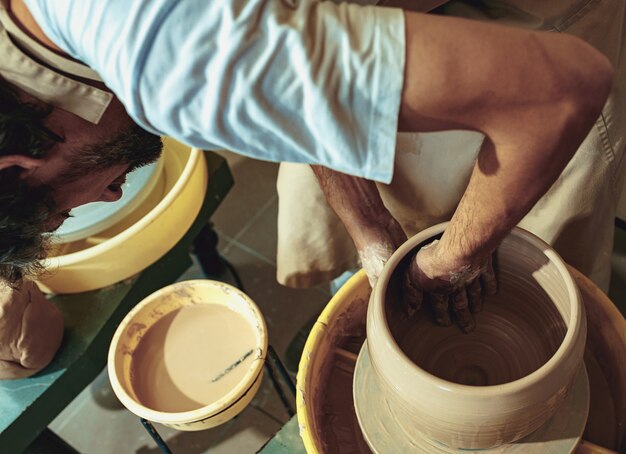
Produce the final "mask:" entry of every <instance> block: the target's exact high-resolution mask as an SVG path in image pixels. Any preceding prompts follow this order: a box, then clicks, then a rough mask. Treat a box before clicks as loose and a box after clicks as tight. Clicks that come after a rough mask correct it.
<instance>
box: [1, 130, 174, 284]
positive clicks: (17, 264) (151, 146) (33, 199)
mask: <svg viewBox="0 0 626 454" xmlns="http://www.w3.org/2000/svg"><path fill="white" fill-rule="evenodd" d="M162 148H163V145H162V143H161V138H160V137H159V136H155V135H154V134H150V133H148V132H146V131H144V130H142V129H141V128H139V127H138V126H132V127H130V128H128V129H127V130H124V131H122V132H121V133H120V134H119V135H118V136H117V137H115V138H113V139H112V140H109V141H107V142H104V143H102V144H98V145H94V146H90V147H86V148H84V149H83V150H81V151H80V152H76V153H72V156H71V157H69V158H68V160H69V161H70V162H71V164H70V170H69V171H67V172H65V173H64V174H63V175H61V177H60V178H59V179H58V180H57V181H56V182H55V184H54V187H58V186H62V185H63V184H64V183H67V182H69V181H72V180H75V179H77V178H80V177H85V176H86V175H89V174H93V173H94V172H98V171H99V170H102V169H105V168H108V167H111V166H114V165H119V164H128V166H129V170H128V171H129V172H130V171H132V170H133V169H136V168H138V167H141V166H144V165H147V164H150V163H152V162H154V161H156V160H157V159H158V158H159V156H160V155H161V151H162ZM54 187H52V186H38V187H36V188H33V187H29V186H27V185H26V184H25V183H24V182H23V181H22V180H21V178H20V177H19V173H18V172H15V171H12V170H5V171H3V172H2V174H1V175H0V208H1V209H0V279H5V280H7V281H8V282H11V283H15V282H18V281H19V280H20V279H21V278H22V276H24V275H31V274H34V275H36V274H37V273H38V272H39V271H40V270H41V264H40V260H41V259H43V258H44V257H45V255H46V250H47V247H48V244H49V242H50V232H51V231H53V230H56V228H58V227H59V226H60V225H61V224H62V222H63V221H64V220H65V218H66V217H67V213H60V212H59V209H58V207H57V205H56V204H55V202H54V198H53V195H54Z"/></svg>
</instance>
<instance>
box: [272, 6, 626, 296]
mask: <svg viewBox="0 0 626 454" xmlns="http://www.w3.org/2000/svg"><path fill="white" fill-rule="evenodd" d="M471 3H472V5H473V6H469V5H467V4H465V3H464V2H460V1H459V2H456V1H455V2H451V3H450V4H449V5H447V6H446V9H445V12H446V14H450V15H456V16H464V17H470V18H475V19H479V20H490V21H498V22H500V23H503V24H508V25H514V26H520V27H527V28H535V29H543V30H552V31H555V32H564V33H570V34H573V35H576V36H579V37H580V38H582V39H584V40H586V41H587V42H589V43H590V44H592V45H593V46H594V47H596V48H597V49H598V50H600V51H601V52H603V53H604V54H605V55H606V56H607V57H608V58H609V59H610V60H611V62H612V63H613V65H614V67H615V68H616V75H615V86H614V88H613V91H612V93H611V97H610V98H609V100H608V102H607V104H606V106H605V108H604V110H603V114H602V116H601V117H600V118H599V119H598V120H597V122H596V124H595V125H594V127H593V129H592V130H591V131H590V133H589V135H588V137H587V138H586V140H585V141H584V143H583V144H582V145H581V147H580V149H579V150H578V152H577V153H576V155H575V156H574V158H573V159H572V161H571V162H570V163H569V164H568V166H567V168H566V169H565V171H564V172H563V174H562V175H561V177H560V178H559V180H558V181H557V182H556V183H555V184H554V185H553V187H552V188H551V189H550V191H549V192H548V193H547V194H546V195H544V197H543V198H542V199H541V200H540V201H539V202H538V203H537V205H536V206H535V207H534V208H533V209H532V211H531V212H530V213H529V214H528V215H527V216H526V217H525V218H524V219H523V220H522V222H521V223H520V225H521V226H522V227H524V228H526V229H528V230H530V231H531V232H533V233H535V234H536V235H538V236H540V237H541V238H543V239H544V240H545V241H547V242H548V243H550V244H552V245H553V246H554V247H555V248H556V249H557V251H558V252H559V253H560V254H561V255H562V256H563V258H564V259H565V260H566V261H567V262H568V263H570V264H571V265H573V266H575V267H576V268H578V269H579V270H581V271H582V272H583V273H584V274H586V275H587V276H589V277H590V278H591V279H592V280H593V281H594V282H595V283H596V284H598V285H599V286H600V287H601V288H603V289H604V290H606V289H607V288H608V282H609V277H610V256H611V251H612V248H613V229H614V218H615V213H616V206H617V201H618V198H619V194H620V192H621V189H622V187H623V183H624V159H623V157H624V147H625V143H624V139H625V138H624V135H625V132H626V44H625V42H626V0H549V1H547V0H503V1H496V0H494V1H486V0H485V1H483V2H471ZM481 141H482V138H481V137H480V135H477V134H475V133H470V132H443V133H436V134H413V135H404V134H398V141H397V149H396V162H395V171H394V179H393V181H392V183H391V184H390V185H388V186H385V185H380V184H379V185H378V187H379V190H380V192H381V196H382V198H383V201H384V203H385V205H386V206H387V208H388V209H389V210H390V211H391V213H392V214H393V215H394V216H395V217H396V219H398V221H399V222H400V224H401V225H402V227H403V228H404V229H405V231H406V232H407V234H408V235H413V234H414V233H416V232H418V231H419V230H422V229H423V228H425V227H428V226H429V225H432V224H435V223H437V222H440V221H443V220H447V219H449V218H450V217H451V215H452V213H453V211H454V209H455V207H456V204H457V203H458V201H459V200H460V197H461V195H462V193H463V191H464V188H465V186H466V184H467V182H468V180H469V175H470V172H471V168H472V165H473V162H474V159H475V157H476V154H477V152H478V148H479V146H480V142H481ZM277 188H278V195H279V213H278V250H277V278H278V281H279V282H280V283H282V284H284V285H287V286H291V287H308V286H312V285H316V284H318V283H320V282H323V281H328V280H330V279H333V278H334V277H337V276H338V275H339V274H341V273H342V272H343V271H345V270H346V269H348V268H350V267H355V266H356V265H357V254H356V251H355V250H354V247H353V246H352V243H351V240H350V238H349V236H348V234H347V232H346V231H345V229H344V227H343V225H342V224H341V223H340V221H339V220H338V218H337V217H336V216H335V215H334V213H333V212H332V210H331V209H330V208H329V207H328V205H327V204H326V203H325V201H324V196H323V195H322V193H321V190H320V189H319V188H318V186H317V182H316V180H315V177H314V175H313V173H312V171H311V170H310V168H309V167H308V166H305V165H301V164H286V163H283V164H281V167H280V170H279V174H278V182H277Z"/></svg>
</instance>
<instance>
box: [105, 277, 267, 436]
mask: <svg viewBox="0 0 626 454" xmlns="http://www.w3.org/2000/svg"><path fill="white" fill-rule="evenodd" d="M181 285H192V286H208V287H213V288H218V289H222V290H225V291H227V292H232V293H235V294H236V295H238V296H239V297H240V298H242V299H243V300H244V301H245V302H246V305H247V307H248V308H249V309H250V311H251V312H252V314H253V316H254V319H255V320H256V322H257V323H258V327H259V328H260V329H259V330H258V332H259V335H258V336H257V344H256V346H255V348H254V350H255V357H254V358H253V359H252V365H251V367H250V369H249V370H248V372H246V375H244V377H243V378H242V380H241V381H240V382H239V383H238V384H237V385H236V386H235V387H234V388H232V389H231V390H230V391H228V392H227V393H226V394H224V395H223V396H222V397H221V398H220V399H219V400H217V401H215V402H213V403H211V404H209V405H205V406H202V407H199V408H196V409H194V410H188V411H182V412H164V411H158V410H153V409H151V408H149V407H146V406H145V405H143V404H142V403H141V402H139V401H138V400H137V399H134V398H133V397H132V396H131V395H130V394H129V393H128V392H127V391H126V389H125V388H124V386H123V385H122V383H121V381H120V379H119V377H118V375H117V370H116V366H115V363H116V361H115V360H116V358H117V356H118V355H119V354H120V353H119V352H118V348H117V347H118V344H119V342H120V339H121V338H122V335H123V334H124V333H125V332H126V329H127V328H128V327H129V326H130V325H131V324H132V322H133V319H134V317H135V315H137V314H138V313H139V312H140V311H141V310H142V309H144V308H145V307H147V306H149V305H150V304H151V303H153V302H155V301H158V300H159V299H161V298H162V297H163V296H165V295H167V294H170V293H174V292H175V291H176V288H177V287H180V286H181ZM148 329H149V328H148ZM267 346H268V335H267V326H266V323H265V319H264V317H263V315H262V313H261V310H260V309H259V307H258V306H257V305H256V303H255V302H254V301H253V300H252V299H251V298H250V297H249V296H248V295H247V294H245V293H244V292H242V291H241V290H239V289H238V288H236V287H233V286H232V285H230V284H227V283H225V282H220V281H214V280H210V279H194V280H188V281H182V282H176V283H173V284H170V285H168V286H166V287H163V288H161V289H160V290H157V291H156V292H154V293H152V294H150V295H148V296H147V297H146V298H144V299H143V300H142V301H141V302H140V303H139V304H137V305H136V306H135V307H134V308H133V309H132V310H131V311H130V312H129V313H128V314H126V316H125V317H124V319H123V320H122V321H121V322H120V324H119V326H118V327H117V329H116V331H115V334H114V335H113V338H112V339H111V344H110V346H109V354H108V359H107V369H108V373H109V380H110V382H111V386H112V388H113V391H114V392H115V395H116V396H117V397H118V399H119V400H120V402H122V404H123V405H124V407H126V408H127V409H128V410H130V411H131V412H133V413H135V414H136V415H138V416H140V417H142V418H145V419H147V420H150V421H155V422H159V423H163V424H185V423H194V422H200V421H205V420H207V419H209V418H212V417H214V416H217V415H218V414H221V413H223V412H225V411H227V410H228V409H230V408H231V407H232V406H234V405H235V404H236V403H237V402H238V401H240V400H241V399H243V398H245V397H246V396H247V394H248V392H249V391H250V389H251V388H252V387H253V386H254V384H255V382H256V381H257V380H258V378H259V375H261V374H262V373H263V367H264V365H265V356H266V355H267Z"/></svg>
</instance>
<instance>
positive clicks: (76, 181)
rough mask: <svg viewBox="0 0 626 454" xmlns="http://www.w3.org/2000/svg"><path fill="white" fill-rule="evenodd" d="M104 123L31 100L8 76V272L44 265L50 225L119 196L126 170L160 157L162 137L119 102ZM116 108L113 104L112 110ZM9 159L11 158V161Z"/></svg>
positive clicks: (1, 253) (3, 127)
mask: <svg viewBox="0 0 626 454" xmlns="http://www.w3.org/2000/svg"><path fill="white" fill-rule="evenodd" d="M110 110H111V112H110V114H109V116H108V118H106V114H105V119H106V121H105V122H101V123H103V124H98V125H90V124H87V122H85V121H84V120H82V119H80V118H77V117H76V116H75V115H72V114H71V113H68V112H65V111H62V110H60V109H53V108H51V107H46V106H41V105H40V104H37V103H36V102H33V101H32V100H29V101H24V99H23V97H20V96H18V94H17V93H16V91H15V90H14V89H12V88H11V87H10V86H8V84H6V85H5V83H4V81H2V80H1V79H0V160H2V159H5V162H12V161H11V160H14V161H15V162H17V164H16V165H7V166H4V167H3V168H2V170H1V171H0V279H4V280H8V281H9V282H17V281H19V280H20V279H21V278H22V276H23V275H24V274H30V273H32V272H35V271H37V269H38V264H37V263H38V262H37V261H38V260H39V259H41V258H43V257H44V256H45V252H46V245H47V243H48V240H49V238H48V237H49V232H50V231H53V230H56V229H57V228H58V227H59V226H60V225H61V224H62V223H63V221H64V220H65V219H66V218H67V217H68V216H69V211H70V210H71V209H73V208H75V207H77V206H80V205H84V204H86V203H90V202H95V201H115V200H118V199H119V198H120V197H121V195H122V190H121V185H122V183H123V182H124V180H125V176H126V174H127V173H128V172H129V171H131V170H133V169H135V168H137V167H141V166H143V165H146V164H148V163H151V162H153V161H155V160H156V159H157V158H158V157H159V155H160V153H161V148H162V144H161V140H160V138H159V137H158V136H155V135H153V134H150V133H148V132H146V131H144V130H142V129H141V128H139V127H138V126H136V125H135V124H134V123H133V122H132V121H131V120H130V118H129V117H128V115H126V113H125V111H124V110H123V108H122V107H121V104H119V103H118V104H117V106H115V107H114V108H113V109H110ZM107 113H109V112H107ZM7 159H8V161H7Z"/></svg>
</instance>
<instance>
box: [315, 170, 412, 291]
mask: <svg viewBox="0 0 626 454" xmlns="http://www.w3.org/2000/svg"><path fill="white" fill-rule="evenodd" d="M311 168H312V169H313V172H314V173H315V176H316V177H317V181H318V182H319V185H320V187H321V189H322V191H323V192H324V195H325V197H326V200H327V201H328V204H329V205H330V206H331V208H332V209H333V210H334V211H335V213H337V216H338V217H339V219H340V220H341V222H342V223H343V225H344V226H345V227H346V230H347V231H348V234H349V235H350V238H352V241H353V243H354V246H355V247H356V249H357V252H358V253H359V257H360V259H361V265H362V266H363V269H364V270H365V272H366V273H367V277H368V278H369V281H370V283H371V284H372V286H373V285H374V283H375V282H376V279H377V278H378V276H379V274H380V272H381V271H382V268H383V265H384V264H385V262H386V261H387V260H388V259H389V257H391V254H393V252H394V251H395V250H396V249H397V248H398V247H399V246H400V245H401V244H402V243H404V242H405V241H406V235H405V233H404V231H403V230H402V227H400V224H398V222H397V221H396V220H395V219H394V218H393V216H392V215H391V213H390V212H389V211H388V210H387V208H386V207H385V205H384V204H383V201H382V199H381V198H380V194H379V192H378V188H377V187H376V184H375V183H374V182H373V181H370V180H365V179H363V178H358V177H353V176H351V175H346V174H343V173H340V172H336V171H334V170H331V169H328V168H326V167H322V166H317V165H312V166H311Z"/></svg>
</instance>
